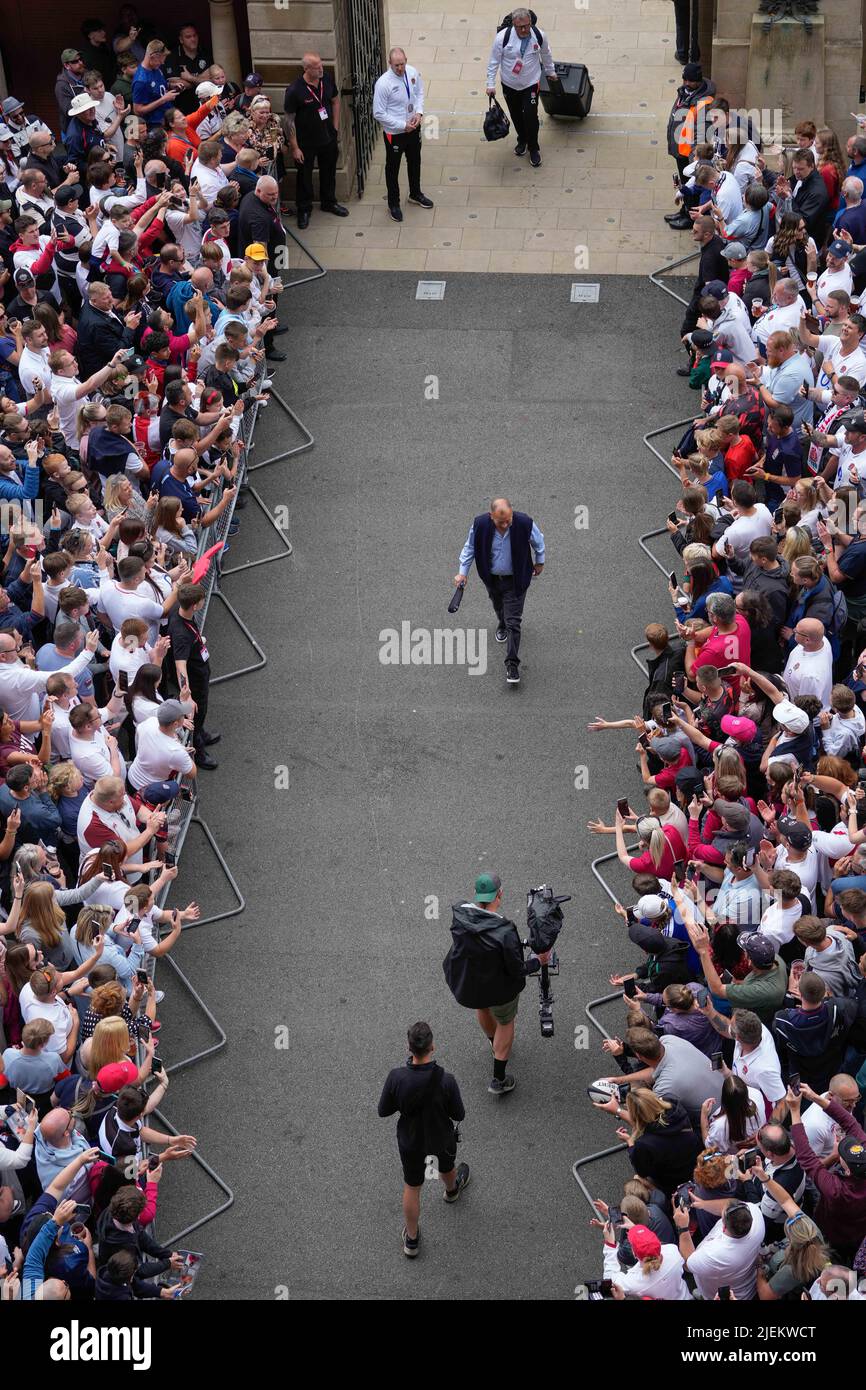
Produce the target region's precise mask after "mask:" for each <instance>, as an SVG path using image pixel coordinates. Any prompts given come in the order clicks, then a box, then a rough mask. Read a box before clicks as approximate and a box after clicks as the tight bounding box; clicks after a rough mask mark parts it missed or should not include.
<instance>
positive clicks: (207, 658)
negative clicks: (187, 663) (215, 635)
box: [199, 645, 210, 661]
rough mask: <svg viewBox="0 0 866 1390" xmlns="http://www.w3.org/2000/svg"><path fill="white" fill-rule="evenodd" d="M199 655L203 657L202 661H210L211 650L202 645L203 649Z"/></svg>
mask: <svg viewBox="0 0 866 1390" xmlns="http://www.w3.org/2000/svg"><path fill="white" fill-rule="evenodd" d="M199 656H200V657H201V660H202V661H210V652H209V651H208V649H207V647H205V646H204V645H202V649H201V651H200V652H199Z"/></svg>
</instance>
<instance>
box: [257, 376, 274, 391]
mask: <svg viewBox="0 0 866 1390" xmlns="http://www.w3.org/2000/svg"><path fill="white" fill-rule="evenodd" d="M273 384H274V378H273V377H272V376H266V377H265V379H264V381H263V382H262V384H261V386H260V387H259V390H260V391H270V389H271V387H272V386H273Z"/></svg>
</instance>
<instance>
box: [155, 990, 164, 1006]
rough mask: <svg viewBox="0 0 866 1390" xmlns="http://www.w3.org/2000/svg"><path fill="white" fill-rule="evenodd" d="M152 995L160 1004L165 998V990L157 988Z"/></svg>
mask: <svg viewBox="0 0 866 1390" xmlns="http://www.w3.org/2000/svg"><path fill="white" fill-rule="evenodd" d="M153 997H154V1000H155V1001H156V1003H157V1004H161V1003H162V1001H163V999H164V998H165V990H164V989H158V990H157V991H156V994H155V995H154V996H153Z"/></svg>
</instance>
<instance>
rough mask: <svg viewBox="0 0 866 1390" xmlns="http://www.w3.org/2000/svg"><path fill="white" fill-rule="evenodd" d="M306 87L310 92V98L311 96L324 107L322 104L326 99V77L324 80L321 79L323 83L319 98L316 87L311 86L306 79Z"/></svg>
mask: <svg viewBox="0 0 866 1390" xmlns="http://www.w3.org/2000/svg"><path fill="white" fill-rule="evenodd" d="M304 86H305V87H306V89H307V91H308V92H309V94H310V96H311V97H312V98H313V99H314V100H315V101H317V102H318V103H319V105H320V106H321V105H322V102H323V101H324V99H325V79H324V77H323V78H322V79H321V81H320V82H319V94H318V96H317V95H316V89H315V87H311V86H310V84H309V82H308V81H307V79H306V78H304Z"/></svg>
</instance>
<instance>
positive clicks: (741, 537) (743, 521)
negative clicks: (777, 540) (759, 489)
mask: <svg viewBox="0 0 866 1390" xmlns="http://www.w3.org/2000/svg"><path fill="white" fill-rule="evenodd" d="M772 533H773V517H772V513H771V512H769V511H768V510H767V508H766V507H765V506H764V504H763V502H758V503H756V505H755V510H754V512H753V513H752V514H751V516H738V517H737V518H736V520H734V521H732V522H731V525H730V526H729V527H728V529H727V531H726V532H725V533H724V535H723V536H722V539H721V545H722V546H724V544H725V542H727V543H728V544H729V545H730V546H731V548H732V550H733V552H734V555H735V556H736V558H737V559H738V560H747V559H748V558H749V546H750V545H751V544H752V541H755V540H757V539H758V537H759V536H770V535H772Z"/></svg>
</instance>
